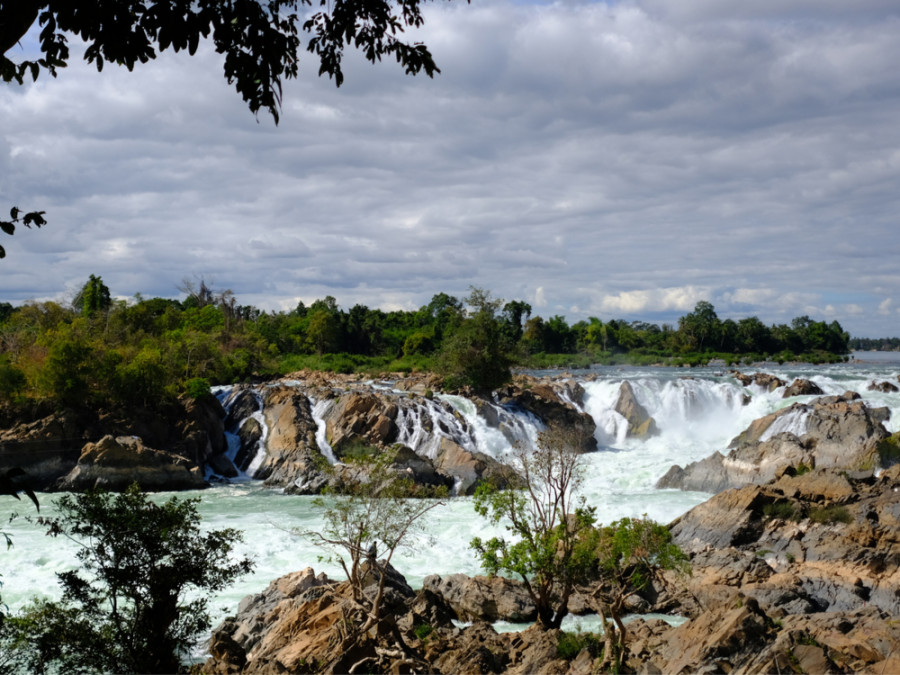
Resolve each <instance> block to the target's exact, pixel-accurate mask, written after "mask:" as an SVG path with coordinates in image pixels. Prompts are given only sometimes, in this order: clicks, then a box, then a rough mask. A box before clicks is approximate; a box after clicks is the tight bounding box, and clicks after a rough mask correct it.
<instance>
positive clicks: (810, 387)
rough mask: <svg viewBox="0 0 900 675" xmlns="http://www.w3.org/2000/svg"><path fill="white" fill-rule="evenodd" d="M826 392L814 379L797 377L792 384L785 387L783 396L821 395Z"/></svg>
mask: <svg viewBox="0 0 900 675" xmlns="http://www.w3.org/2000/svg"><path fill="white" fill-rule="evenodd" d="M824 393H825V392H824V391H822V389H821V388H820V387H819V385H817V384H816V383H815V382H813V381H812V380H804V379H802V378H799V377H798V378H797V379H795V380H794V381H793V382H791V383H790V385H788V386H786V387H785V388H784V394H782V396H781V398H791V397H792V396H821V395H822V394H824Z"/></svg>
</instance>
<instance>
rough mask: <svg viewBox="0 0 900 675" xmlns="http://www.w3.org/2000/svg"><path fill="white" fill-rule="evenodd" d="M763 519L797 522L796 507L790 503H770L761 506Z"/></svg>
mask: <svg viewBox="0 0 900 675" xmlns="http://www.w3.org/2000/svg"><path fill="white" fill-rule="evenodd" d="M763 516H764V517H765V518H778V519H779V520H799V517H798V513H797V509H796V507H795V506H794V505H793V504H792V503H791V502H772V503H770V504H766V505H765V506H763Z"/></svg>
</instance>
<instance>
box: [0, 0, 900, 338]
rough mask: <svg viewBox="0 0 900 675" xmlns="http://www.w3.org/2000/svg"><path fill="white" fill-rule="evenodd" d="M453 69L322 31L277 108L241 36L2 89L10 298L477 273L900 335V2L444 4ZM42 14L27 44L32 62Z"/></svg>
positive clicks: (576, 304) (391, 282)
mask: <svg viewBox="0 0 900 675" xmlns="http://www.w3.org/2000/svg"><path fill="white" fill-rule="evenodd" d="M425 18H426V24H425V26H424V28H423V29H421V30H419V31H416V32H415V33H409V34H408V35H409V37H410V38H411V39H414V40H422V41H424V42H425V43H426V44H428V46H429V48H430V49H431V51H432V53H433V54H434V57H435V60H436V61H437V63H438V66H439V67H440V68H441V71H442V72H441V74H440V75H437V76H436V77H435V78H434V79H433V80H431V79H429V78H427V77H425V76H424V75H420V76H417V77H409V76H406V75H404V74H403V73H402V71H401V70H400V68H398V67H397V65H396V64H395V63H393V62H388V61H386V62H384V63H381V64H378V65H375V66H372V65H370V64H368V63H367V62H365V61H364V60H363V59H362V58H360V57H358V56H350V55H348V56H347V57H346V61H345V81H344V84H343V86H342V87H340V89H337V88H335V86H334V83H333V82H332V81H330V80H328V79H327V78H324V79H320V78H318V77H316V72H317V70H318V64H317V63H315V62H314V61H313V59H312V58H311V57H310V55H308V54H306V53H305V52H304V53H303V57H302V59H301V63H300V69H301V73H300V77H299V78H298V79H297V80H293V81H290V82H288V83H287V85H286V86H285V91H284V100H283V111H282V117H281V122H280V124H279V125H277V126H276V125H275V124H274V123H273V121H272V119H271V118H270V117H269V116H268V115H267V114H265V113H260V115H259V116H258V117H255V116H254V115H253V114H252V113H250V112H249V110H248V109H247V108H246V106H245V105H244V104H243V102H242V101H241V98H240V96H239V95H238V94H237V93H236V92H235V91H234V90H233V88H232V87H231V86H229V85H228V84H227V82H226V81H225V80H224V77H223V76H222V62H221V59H220V57H219V56H218V55H217V54H215V53H214V51H213V50H212V49H211V48H209V47H208V46H201V49H200V50H199V51H198V53H197V54H196V55H195V56H193V57H191V56H189V55H187V54H184V53H181V54H172V53H165V54H163V55H161V56H160V58H158V59H157V60H155V61H153V62H151V63H149V64H146V65H140V64H138V66H136V67H135V69H134V72H131V73H129V72H128V71H127V70H125V69H124V68H116V67H114V66H110V65H107V67H106V68H104V70H103V72H102V73H97V72H96V69H95V68H94V67H93V66H88V65H86V64H84V63H83V62H82V61H81V60H80V56H79V54H80V51H81V49H82V48H81V47H80V46H79V45H78V41H77V38H74V37H73V38H70V44H71V47H72V48H73V57H74V58H73V59H72V60H71V62H70V65H69V67H68V68H66V69H64V70H62V71H60V74H59V77H58V78H56V79H53V78H52V77H49V76H48V75H47V74H46V73H44V74H42V75H41V77H40V78H39V79H38V81H37V82H36V83H34V84H28V85H26V86H19V85H15V84H11V85H0V207H2V208H3V210H4V212H5V210H6V209H7V208H9V207H10V206H13V205H16V206H19V207H20V208H22V209H25V210H31V209H42V210H45V211H46V212H47V216H46V217H47V219H48V221H49V224H48V225H47V226H46V227H44V228H42V229H40V230H25V229H24V228H20V229H19V230H18V231H17V232H16V234H15V235H14V236H13V237H8V236H6V235H3V234H0V237H2V245H3V246H4V247H5V248H6V251H7V257H6V259H4V260H2V261H0V279H2V282H0V302H3V301H5V302H11V303H13V304H16V305H18V304H22V303H23V302H26V301H29V300H36V301H42V300H51V299H52V300H58V301H63V302H65V301H67V300H69V299H71V297H72V296H73V295H74V293H75V292H76V291H77V290H78V289H79V288H80V287H81V286H82V285H83V284H84V283H85V281H86V280H87V278H88V276H89V275H91V274H95V275H98V276H101V277H102V279H103V281H104V282H105V283H106V285H107V286H108V287H109V288H110V291H111V292H112V294H113V295H114V296H117V297H121V298H132V297H133V296H134V295H135V294H137V293H140V294H141V295H142V296H144V297H154V296H161V297H183V295H184V294H183V293H181V292H180V291H179V290H178V289H179V286H181V285H183V281H184V280H185V279H187V280H193V281H194V282H195V283H196V282H197V281H198V280H199V279H204V280H205V281H206V282H207V283H208V284H211V285H213V286H214V287H215V288H217V289H225V288H228V289H231V290H232V291H233V292H234V294H235V296H236V297H237V300H238V302H239V303H240V304H245V305H246V304H252V305H256V306H257V307H261V308H263V309H267V310H289V309H292V308H293V307H295V306H296V304H297V303H298V301H303V302H305V303H306V304H309V303H311V302H312V301H313V300H315V299H317V298H323V297H325V296H326V295H332V296H334V297H335V298H336V299H337V302H338V304H339V305H340V306H341V307H343V308H344V309H349V308H350V307H351V306H353V305H354V304H357V303H361V304H364V305H367V306H369V307H379V308H382V309H385V310H392V309H415V308H417V307H419V306H421V305H424V304H426V303H427V302H428V301H429V300H430V298H431V297H432V296H433V295H434V294H436V293H439V292H446V293H449V294H451V295H456V296H458V297H463V296H465V295H466V293H467V290H468V288H469V287H470V286H476V287H480V288H484V289H487V290H489V291H491V292H492V293H493V295H494V296H495V297H499V298H503V299H505V300H513V299H517V300H524V301H526V302H529V303H530V304H531V305H532V307H533V313H534V314H537V315H541V316H544V317H550V316H553V315H556V314H559V315H562V316H565V317H566V318H567V319H568V320H569V321H570V322H575V321H578V320H581V319H585V318H587V317H589V316H596V317H598V318H600V319H602V320H609V319H612V318H625V319H629V320H635V319H640V320H645V321H654V322H659V323H662V322H668V323H674V322H676V321H677V318H678V317H679V316H682V315H684V314H686V313H687V312H689V311H691V310H692V309H693V307H694V306H695V305H696V303H697V302H698V301H700V300H707V301H709V302H712V303H713V305H714V306H715V308H716V311H717V313H718V315H719V317H720V318H722V319H724V318H734V319H738V318H742V317H746V316H754V315H755V316H758V317H759V318H760V319H762V320H763V321H765V322H767V323H788V322H790V320H791V319H792V318H793V317H796V316H800V315H808V316H810V317H811V318H813V319H815V320H825V321H829V322H830V321H833V320H838V321H839V322H840V323H841V325H842V326H843V327H844V328H845V329H846V330H848V331H849V332H850V333H851V334H852V335H854V336H858V337H883V336H893V335H898V334H900V265H898V264H897V261H898V259H900V230H898V222H900V68H898V66H897V64H898V63H900V3H897V2H896V0H854V2H846V0H757V1H755V2H752V3H735V2H726V1H725V0H625V1H622V2H608V3H604V2H587V1H579V0H559V1H557V2H552V3H550V2H521V1H519V2H515V1H511V0H496V1H493V0H492V1H488V2H483V1H480V0H474V1H473V2H472V4H466V3H464V2H459V1H458V0H454V1H452V2H437V3H434V4H429V5H427V7H426V10H425ZM33 37H34V34H33V33H32V34H31V35H30V36H29V37H28V38H26V39H25V40H23V43H22V47H21V49H13V50H11V52H10V53H9V54H8V56H10V57H11V58H13V59H14V60H15V59H18V58H25V57H28V56H30V55H32V51H31V50H33V49H34V40H33Z"/></svg>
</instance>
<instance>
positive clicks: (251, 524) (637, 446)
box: [0, 352, 900, 620]
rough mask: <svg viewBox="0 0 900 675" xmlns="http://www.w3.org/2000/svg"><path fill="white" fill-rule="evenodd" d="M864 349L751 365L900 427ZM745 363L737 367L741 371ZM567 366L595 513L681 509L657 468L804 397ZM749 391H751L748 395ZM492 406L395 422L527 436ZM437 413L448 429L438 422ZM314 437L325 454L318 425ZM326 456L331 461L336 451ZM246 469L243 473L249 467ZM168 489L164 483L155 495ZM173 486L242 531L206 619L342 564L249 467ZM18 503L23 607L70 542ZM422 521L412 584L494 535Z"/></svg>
mask: <svg viewBox="0 0 900 675" xmlns="http://www.w3.org/2000/svg"><path fill="white" fill-rule="evenodd" d="M869 354H870V353H866V352H861V353H858V354H856V355H855V356H857V357H858V358H859V359H861V360H862V361H861V362H854V363H852V364H841V365H832V366H818V367H813V366H783V367H780V366H772V367H766V368H764V369H760V370H763V371H764V372H768V373H771V374H774V375H777V376H778V377H780V378H781V379H783V380H786V381H787V382H788V383H790V382H791V381H792V380H793V379H794V378H796V377H804V378H808V379H811V380H813V381H814V382H815V383H816V384H818V385H819V387H821V388H822V390H823V391H824V392H825V393H826V394H840V393H843V392H845V391H847V390H854V391H857V392H859V393H860V394H861V395H862V396H863V397H864V398H865V399H866V401H867V403H868V404H869V405H871V406H888V407H889V408H891V410H892V413H893V414H892V417H891V420H889V421H888V422H887V424H886V425H887V427H888V429H889V430H890V431H896V430H897V429H898V428H900V426H898V425H900V394H897V393H880V392H871V391H867V389H866V387H867V386H868V385H869V384H870V383H871V382H873V381H882V380H889V381H892V382H894V383H897V374H898V372H900V354H897V355H896V358H888V359H886V360H882V359H879V360H876V359H874V358H872V359H866V357H867V355H869ZM754 371H755V369H753V370H751V369H745V372H754ZM573 377H574V378H575V379H576V380H578V381H580V382H582V384H583V387H584V390H585V392H586V396H585V399H584V402H583V409H584V411H585V412H587V413H588V414H590V415H591V416H592V417H593V418H594V420H595V421H596V423H597V440H598V444H599V446H600V451H599V452H596V453H592V454H590V455H585V456H584V462H585V466H586V481H585V485H584V490H583V493H584V495H585V496H586V498H587V500H588V502H589V503H590V504H592V505H594V506H596V507H597V513H598V516H599V519H600V520H601V522H609V521H610V520H614V519H617V518H621V517H624V516H638V515H641V514H644V513H646V514H647V515H649V516H650V517H652V518H654V519H656V520H659V521H662V522H669V521H670V520H672V519H674V518H675V517H677V516H679V515H681V514H682V513H684V512H685V511H687V510H688V509H690V508H691V507H693V506H695V505H696V504H699V503H701V502H702V501H704V500H705V499H707V498H708V496H709V495H707V494H704V493H697V492H680V491H675V490H656V489H654V487H653V486H654V484H655V482H656V481H657V479H659V477H660V476H662V475H663V474H664V473H665V472H666V471H667V470H668V468H669V467H670V466H671V465H672V464H681V465H682V466H683V465H684V464H686V463H688V462H692V461H695V460H698V459H702V458H703V457H706V456H707V455H709V454H711V453H712V452H714V451H716V450H719V451H725V449H726V447H727V445H728V443H729V441H730V440H731V439H732V438H733V437H735V436H736V435H737V434H738V433H740V432H741V431H742V430H743V429H745V428H746V427H747V425H748V424H750V422H751V421H753V420H754V419H756V418H758V417H761V416H763V415H766V414H768V413H770V412H772V411H774V410H777V409H779V408H781V407H784V406H786V405H790V404H791V403H793V402H795V401H798V400H809V399H810V398H812V397H797V398H792V399H782V398H781V395H782V390H780V389H779V390H776V391H774V392H771V393H769V392H765V391H763V390H762V389H760V388H759V387H755V386H750V387H746V388H745V387H742V386H741V385H740V383H738V382H737V381H736V380H735V379H734V378H733V377H731V376H730V375H728V373H727V369H725V368H724V367H722V368H698V369H692V370H684V369H667V368H613V367H604V368H596V369H593V370H590V371H578V372H576V373H574V374H573ZM624 380H629V381H630V382H631V385H632V387H633V388H634V391H635V394H636V396H637V398H638V400H639V401H640V402H641V403H642V404H643V405H644V406H645V407H646V408H647V411H648V412H649V413H650V414H651V415H652V416H653V417H654V418H655V420H656V422H657V425H658V427H659V430H660V434H659V435H658V436H655V437H653V438H650V439H648V440H635V439H627V438H625V424H624V420H623V419H622V418H621V416H619V415H618V413H616V412H614V410H613V406H614V405H615V402H616V399H617V396H618V391H619V387H620V386H621V384H622V382H623V381H624ZM747 394H749V395H750V396H751V397H752V398H751V400H750V402H749V403H748V404H746V405H745V404H744V398H745V395H747ZM324 405H326V404H324V403H323V404H321V406H316V410H315V411H314V417H315V418H316V419H318V420H321V416H322V415H323V414H324V409H323V406H324ZM447 408H452V409H453V410H456V411H457V412H458V413H459V415H460V416H461V417H462V419H463V420H465V424H461V423H460V421H459V418H458V417H457V416H454V415H452V414H450V413H449V412H448V411H447ZM442 411H443V412H442ZM494 414H497V415H499V416H501V417H502V419H503V422H504V427H505V428H506V430H507V431H506V433H500V432H499V431H498V430H497V428H496V427H494V426H491V425H488V424H487V423H486V422H485V420H484V419H482V418H481V417H480V416H479V414H478V412H477V410H476V407H475V406H474V405H473V404H472V403H471V402H470V401H467V400H466V399H463V398H460V397H453V396H444V397H441V400H439V401H436V402H435V403H434V404H433V405H432V406H431V407H429V408H428V409H427V410H425V409H414V408H408V409H405V410H404V411H403V415H405V417H404V423H403V424H401V425H400V426H401V427H402V428H403V429H404V431H403V432H402V433H403V434H405V436H404V437H403V439H402V440H403V442H407V443H409V444H410V445H412V446H414V447H417V449H418V450H419V451H420V452H422V453H423V454H430V453H431V452H433V449H432V448H434V435H433V434H431V435H429V434H426V433H424V431H423V424H422V416H423V415H428V416H430V421H429V426H431V427H432V428H433V429H434V430H435V431H434V433H446V434H447V435H448V436H450V435H452V436H453V437H455V438H456V439H457V440H459V441H461V444H462V445H464V447H474V448H477V449H478V450H480V451H482V452H486V453H489V454H491V455H493V456H495V457H498V458H501V457H502V456H503V455H504V454H506V453H507V452H508V451H509V449H510V447H511V446H510V443H511V440H519V441H520V442H521V441H524V442H526V443H527V442H532V443H533V442H534V439H535V438H536V434H537V430H538V423H537V421H536V420H535V419H534V418H532V417H530V416H529V415H527V414H525V413H522V412H521V411H515V410H510V409H505V408H503V409H499V407H498V409H497V410H495V413H494ZM417 416H418V417H417ZM442 424H443V428H444V429H446V431H440V430H441V429H442ZM790 424H792V425H794V426H793V428H794V430H795V431H802V426H803V420H802V419H798V418H794V419H793V420H792V421H791V422H790ZM454 425H455V426H454ZM319 443H320V447H321V448H322V451H323V453H325V454H326V455H327V452H328V448H327V443H325V441H324V435H322V438H320V439H319ZM323 444H324V447H323ZM329 459H330V460H331V461H334V458H333V456H332V457H329ZM251 467H252V464H251ZM250 473H251V475H252V471H251V472H250ZM169 496H170V495H167V494H163V495H158V496H157V497H154V498H159V499H165V498H168V497H169ZM178 496H179V497H198V498H199V499H200V502H199V510H200V513H201V515H202V518H203V525H204V527H207V528H223V527H232V528H236V529H239V530H241V531H243V533H244V543H243V544H242V545H241V546H240V548H239V550H238V553H239V554H242V555H243V554H249V555H251V556H252V557H253V558H254V560H255V561H256V569H255V571H254V573H253V574H252V575H250V576H247V577H245V578H243V579H241V580H240V581H239V582H238V583H236V584H234V585H233V586H232V587H230V588H229V589H227V590H226V591H225V592H223V593H221V594H219V595H218V596H216V597H215V598H214V599H213V602H212V605H211V608H212V610H213V614H214V618H215V620H219V619H221V618H223V617H224V616H227V615H229V614H233V613H234V612H235V610H236V607H237V604H238V602H239V601H240V599H241V598H242V597H243V596H245V595H247V594H248V593H253V592H257V591H259V590H261V589H262V588H264V587H265V586H266V585H267V584H268V583H269V581H271V580H273V579H275V578H277V577H278V576H280V575H282V574H285V573H287V572H291V571H294V570H298V569H302V568H304V567H307V566H312V567H313V568H315V570H316V572H319V571H325V572H327V573H328V574H330V575H333V576H336V577H340V576H341V574H340V569H339V567H338V566H336V565H334V564H329V563H325V562H321V561H320V557H321V556H322V552H321V551H320V550H318V549H317V548H316V547H314V546H313V545H312V544H311V543H310V542H309V541H307V540H306V539H304V538H303V537H302V536H299V535H296V534H294V532H295V531H303V530H310V529H315V528H316V527H317V526H318V523H319V515H318V513H317V511H316V507H315V506H314V505H313V503H312V499H311V498H309V497H299V496H291V495H285V494H282V493H281V492H279V491H278V490H271V489H267V488H264V487H262V485H261V484H260V483H259V482H256V481H253V480H249V479H247V480H245V481H243V482H238V483H234V484H232V485H224V486H218V487H214V488H211V489H208V490H204V491H199V492H195V493H179V494H178ZM39 497H40V500H41V513H42V514H46V515H52V514H53V512H54V508H53V505H54V503H55V501H56V500H57V499H58V496H57V495H49V494H43V495H39ZM16 511H17V512H18V513H19V514H22V515H28V514H31V515H34V509H33V507H32V505H31V504H30V502H29V501H28V500H27V499H26V500H24V501H21V502H17V501H15V500H13V499H12V498H2V499H0V523H4V524H5V525H4V526H3V528H2V529H4V530H5V531H6V532H8V533H9V534H10V535H11V537H12V539H13V543H14V546H13V548H11V549H9V550H7V551H4V552H3V553H2V554H0V555H2V557H0V573H2V574H3V577H2V581H3V582H4V585H3V588H2V595H3V601H4V602H5V603H6V604H8V606H9V607H10V609H12V610H15V609H17V608H19V607H21V606H22V605H23V604H24V603H25V602H26V601H27V599H28V598H29V597H32V596H40V597H56V596H57V595H58V591H57V585H56V580H55V573H56V572H59V571H62V570H65V569H68V568H70V567H71V566H72V565H73V561H74V551H75V545H74V544H73V543H71V542H68V541H66V540H61V539H49V538H47V537H46V536H44V530H43V528H40V527H38V526H36V525H33V524H32V523H30V522H27V521H26V520H25V519H24V518H21V517H20V518H18V519H16V520H14V521H13V522H11V523H9V524H6V522H7V520H8V517H9V514H11V513H13V512H16ZM428 531H429V532H430V541H421V542H417V543H416V545H415V546H414V547H413V548H411V549H409V550H404V551H402V552H401V553H400V554H399V555H398V556H395V559H394V563H395V566H396V567H397V568H398V569H399V570H400V571H401V572H403V573H404V574H405V575H406V577H407V579H408V580H409V581H410V583H411V584H412V585H413V586H414V587H417V586H420V585H421V584H422V580H423V579H424V578H425V577H426V576H427V575H429V574H451V573H455V572H463V573H466V574H477V573H479V572H480V570H479V568H478V565H477V563H476V560H475V558H474V556H473V554H472V552H471V551H470V550H469V548H468V542H469V541H470V540H471V539H472V538H473V537H475V536H481V537H485V536H491V532H492V530H491V527H490V526H489V525H488V524H487V523H486V522H484V521H483V520H481V519H480V518H479V517H477V516H476V515H475V514H474V512H473V509H472V504H471V500H469V499H467V498H453V499H451V500H450V501H449V502H448V503H447V504H446V505H445V506H443V507H440V508H438V509H436V510H434V511H432V512H431V513H430V514H429V515H428ZM498 533H499V531H498Z"/></svg>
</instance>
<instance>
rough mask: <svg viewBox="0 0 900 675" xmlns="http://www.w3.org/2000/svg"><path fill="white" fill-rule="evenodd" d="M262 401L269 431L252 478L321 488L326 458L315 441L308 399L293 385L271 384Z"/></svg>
mask: <svg viewBox="0 0 900 675" xmlns="http://www.w3.org/2000/svg"><path fill="white" fill-rule="evenodd" d="M263 401H264V405H263V411H264V416H265V420H266V426H267V427H268V429H269V433H268V436H267V437H266V444H265V449H264V450H265V453H266V454H265V458H264V459H263V460H262V462H261V463H260V465H259V469H257V471H256V473H255V474H254V478H263V479H265V484H266V485H271V486H279V487H284V486H293V487H295V488H297V489H299V490H301V491H302V490H303V489H304V488H305V487H306V486H308V485H310V484H313V485H316V486H318V488H319V489H321V487H322V486H323V485H324V484H325V480H326V479H325V477H324V476H323V469H324V468H325V467H327V461H325V460H324V458H323V457H322V453H321V452H319V446H318V444H317V443H316V423H315V420H313V418H312V411H311V409H310V405H309V399H308V398H307V397H306V395H305V394H304V393H303V392H302V391H299V390H297V389H296V388H294V387H287V386H275V387H271V388H268V389H267V390H266V393H265V397H264V399H263ZM323 462H324V464H323ZM301 494H308V493H307V492H301Z"/></svg>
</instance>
